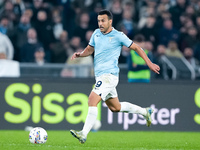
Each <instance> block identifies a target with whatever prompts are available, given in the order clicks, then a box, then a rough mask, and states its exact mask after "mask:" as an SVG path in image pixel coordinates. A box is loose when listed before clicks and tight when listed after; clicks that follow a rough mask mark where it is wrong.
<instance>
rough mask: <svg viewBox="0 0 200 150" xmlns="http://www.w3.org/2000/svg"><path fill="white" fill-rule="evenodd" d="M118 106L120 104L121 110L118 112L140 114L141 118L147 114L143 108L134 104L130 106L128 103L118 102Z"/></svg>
mask: <svg viewBox="0 0 200 150" xmlns="http://www.w3.org/2000/svg"><path fill="white" fill-rule="evenodd" d="M120 104H121V110H120V112H127V113H134V114H141V115H143V116H144V115H146V114H147V112H146V109H145V108H142V107H140V106H137V105H135V104H131V103H129V102H120Z"/></svg>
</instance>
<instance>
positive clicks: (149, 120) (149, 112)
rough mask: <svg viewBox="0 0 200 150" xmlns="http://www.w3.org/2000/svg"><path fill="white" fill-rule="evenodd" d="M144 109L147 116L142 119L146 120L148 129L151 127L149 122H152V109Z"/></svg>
mask: <svg viewBox="0 0 200 150" xmlns="http://www.w3.org/2000/svg"><path fill="white" fill-rule="evenodd" d="M145 109H146V111H147V114H146V116H144V118H145V119H146V121H147V122H146V125H147V127H150V126H151V121H152V119H151V114H152V113H153V109H152V108H150V107H147V108H145Z"/></svg>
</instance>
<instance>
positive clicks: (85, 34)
mask: <svg viewBox="0 0 200 150" xmlns="http://www.w3.org/2000/svg"><path fill="white" fill-rule="evenodd" d="M102 9H108V10H110V11H111V12H112V13H113V19H114V20H113V27H114V28H116V29H118V30H120V31H123V32H124V33H125V34H126V35H127V36H128V37H129V38H130V39H132V40H133V39H134V37H135V36H136V35H142V36H144V39H145V44H144V47H143V48H144V49H147V50H148V51H149V52H150V53H151V54H152V59H153V61H154V62H158V60H159V57H160V56H162V55H167V56H174V57H179V58H180V57H185V58H186V59H187V60H188V62H190V63H191V64H192V65H193V66H194V67H195V65H198V63H199V61H200V1H199V0H53V1H52V0H0V59H9V60H16V61H19V62H36V63H38V64H39V65H43V64H44V63H46V62H49V63H70V60H69V59H68V58H69V57H70V56H71V55H72V54H73V53H74V52H75V51H80V50H83V49H84V47H85V46H86V45H87V44H88V42H89V39H90V37H91V35H92V33H93V31H94V30H95V29H96V28H98V24H97V14H98V12H99V11H100V10H102ZM123 49H124V51H122V55H121V56H120V59H119V63H127V56H128V55H129V51H128V50H127V48H125V47H123ZM89 59H90V60H91V58H89ZM84 63H85V64H87V63H91V61H87V60H86V61H84Z"/></svg>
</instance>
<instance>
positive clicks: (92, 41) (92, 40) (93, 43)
mask: <svg viewBox="0 0 200 150" xmlns="http://www.w3.org/2000/svg"><path fill="white" fill-rule="evenodd" d="M95 33H96V30H95V31H94V32H93V34H92V36H91V38H90V41H89V45H90V46H92V47H94V46H95V42H94V36H95Z"/></svg>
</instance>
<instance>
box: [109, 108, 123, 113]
mask: <svg viewBox="0 0 200 150" xmlns="http://www.w3.org/2000/svg"><path fill="white" fill-rule="evenodd" d="M109 109H110V110H111V111H112V112H120V109H121V108H120V107H110V108H109Z"/></svg>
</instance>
